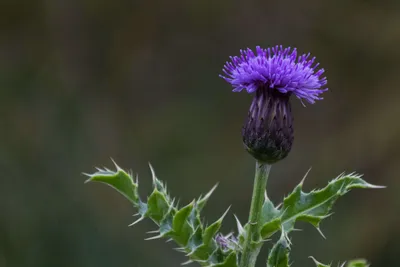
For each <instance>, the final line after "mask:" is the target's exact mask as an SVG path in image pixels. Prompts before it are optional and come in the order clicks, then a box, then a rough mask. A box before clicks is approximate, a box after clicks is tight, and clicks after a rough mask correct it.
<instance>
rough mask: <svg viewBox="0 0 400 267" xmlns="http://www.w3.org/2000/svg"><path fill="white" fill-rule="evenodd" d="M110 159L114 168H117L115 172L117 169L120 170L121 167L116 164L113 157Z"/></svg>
mask: <svg viewBox="0 0 400 267" xmlns="http://www.w3.org/2000/svg"><path fill="white" fill-rule="evenodd" d="M110 159H111V161H112V162H113V163H114V165H115V168H116V169H117V172H118V171H122V169H121V167H119V166H118V164H117V163H116V162H115V161H114V159H113V158H110Z"/></svg>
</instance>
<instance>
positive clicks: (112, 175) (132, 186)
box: [85, 164, 139, 206]
mask: <svg viewBox="0 0 400 267" xmlns="http://www.w3.org/2000/svg"><path fill="white" fill-rule="evenodd" d="M115 166H116V167H117V171H116V172H114V171H111V170H109V169H107V168H105V169H100V168H98V172H95V173H93V174H85V175H87V176H89V179H88V180H86V182H91V181H95V182H102V183H105V184H107V185H109V186H111V187H112V188H114V189H115V190H117V191H118V192H119V193H121V194H122V195H123V196H124V197H126V198H127V199H128V200H129V201H130V202H131V203H132V204H133V205H135V206H138V205H139V194H138V191H137V189H138V184H137V182H136V183H134V182H133V179H132V176H131V175H130V174H128V173H126V172H125V171H124V170H122V169H121V168H120V167H119V166H118V165H116V164H115Z"/></svg>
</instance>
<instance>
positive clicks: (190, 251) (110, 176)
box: [87, 164, 239, 267]
mask: <svg viewBox="0 0 400 267" xmlns="http://www.w3.org/2000/svg"><path fill="white" fill-rule="evenodd" d="M115 166H116V168H117V170H116V171H111V170H109V169H107V168H105V169H98V172H96V173H94V174H87V175H88V176H89V179H88V181H96V182H102V183H105V184H107V185H109V186H111V187H113V188H114V189H116V190H117V191H118V192H120V193H121V194H122V195H124V196H125V197H126V198H127V199H128V200H129V201H130V202H131V203H132V204H134V206H135V207H136V208H137V209H138V213H137V214H136V215H139V216H140V218H139V219H138V220H137V221H135V222H134V223H132V224H131V225H134V224H136V223H138V222H140V221H141V220H143V219H145V218H150V219H152V220H153V221H154V222H155V223H156V224H157V226H158V227H159V228H158V229H157V230H155V231H151V232H149V233H151V234H156V235H155V236H152V237H150V238H147V240H151V239H158V238H162V237H168V238H170V240H174V241H175V242H176V243H177V244H178V245H179V246H180V247H179V248H177V249H176V250H178V251H181V252H184V253H186V255H187V256H188V257H189V258H190V260H189V261H187V262H186V263H190V262H194V261H196V262H198V263H200V264H201V265H202V266H207V267H211V266H213V267H215V266H219V267H237V260H238V255H237V250H239V248H237V246H233V245H232V246H228V247H224V248H223V249H221V248H220V247H219V246H218V245H217V242H216V235H217V233H218V231H219V229H220V227H221V224H222V220H223V218H224V216H225V215H226V212H225V213H224V215H223V216H222V217H221V218H220V219H218V220H217V221H216V222H214V223H212V224H211V225H209V226H208V227H206V228H205V227H204V225H203V223H202V220H201V217H200V211H201V210H202V209H203V208H204V206H205V204H206V203H207V201H208V199H209V198H210V196H211V194H212V192H213V191H214V190H215V188H216V186H214V187H213V188H212V189H211V191H210V192H209V193H207V194H206V195H205V196H204V197H200V198H199V199H198V200H197V201H193V202H192V203H190V204H189V205H187V206H185V207H183V208H181V209H179V208H178V207H177V206H176V205H175V204H174V200H173V199H171V198H170V196H169V194H168V192H167V187H166V185H165V184H164V183H163V182H162V181H161V180H159V179H158V178H157V177H156V175H155V172H154V170H153V168H152V166H151V165H149V166H150V169H151V174H152V180H153V192H152V193H151V194H150V196H149V197H148V198H147V203H146V202H143V201H141V200H140V199H139V194H138V182H137V181H136V182H134V181H133V179H132V175H130V174H128V173H127V172H125V171H124V170H122V169H121V168H120V167H118V165H116V164H115Z"/></svg>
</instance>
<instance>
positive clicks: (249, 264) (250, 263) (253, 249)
mask: <svg viewBox="0 0 400 267" xmlns="http://www.w3.org/2000/svg"><path fill="white" fill-rule="evenodd" d="M270 170H271V165H269V164H267V163H263V162H260V161H257V162H256V173H255V178H254V187H253V196H252V199H251V207H250V215H249V225H248V228H247V229H246V239H245V243H244V248H243V254H242V257H241V260H240V265H239V266H240V267H254V266H255V265H256V260H257V256H258V253H259V252H260V249H261V243H260V242H258V241H260V240H259V238H260V235H259V233H260V227H261V223H260V218H261V209H262V205H263V203H264V192H265V190H266V187H267V180H268V176H269V171H270Z"/></svg>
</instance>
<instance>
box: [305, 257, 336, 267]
mask: <svg viewBox="0 0 400 267" xmlns="http://www.w3.org/2000/svg"><path fill="white" fill-rule="evenodd" d="M310 259H312V260H313V261H314V263H315V266H316V267H331V266H330V265H325V264H322V263H320V262H319V261H317V260H316V259H315V258H314V257H311V256H310Z"/></svg>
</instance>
